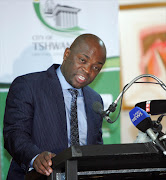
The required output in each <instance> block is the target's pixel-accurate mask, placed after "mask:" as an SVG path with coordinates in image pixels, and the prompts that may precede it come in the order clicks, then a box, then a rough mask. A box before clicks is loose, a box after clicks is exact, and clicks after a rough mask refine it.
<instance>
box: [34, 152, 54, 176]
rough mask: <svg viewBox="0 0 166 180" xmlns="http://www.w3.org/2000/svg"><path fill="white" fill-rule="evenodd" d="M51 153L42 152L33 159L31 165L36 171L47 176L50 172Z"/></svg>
mask: <svg viewBox="0 0 166 180" xmlns="http://www.w3.org/2000/svg"><path fill="white" fill-rule="evenodd" d="M52 154H53V153H50V152H42V153H41V154H39V155H38V156H37V158H36V159H35V160H34V163H33V166H34V168H35V169H36V171H37V172H39V173H41V174H45V175H47V176H49V175H50V174H51V173H52V168H51V167H50V166H51V165H52V161H51V157H52Z"/></svg>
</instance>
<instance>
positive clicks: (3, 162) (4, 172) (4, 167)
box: [0, 85, 11, 180]
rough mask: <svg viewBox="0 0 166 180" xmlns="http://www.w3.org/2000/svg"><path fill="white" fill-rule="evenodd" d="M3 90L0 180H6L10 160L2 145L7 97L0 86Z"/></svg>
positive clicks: (0, 132) (0, 121) (0, 113)
mask: <svg viewBox="0 0 166 180" xmlns="http://www.w3.org/2000/svg"><path fill="white" fill-rule="evenodd" d="M0 86H1V87H3V88H0V146H1V151H0V155H1V179H2V180H6V176H7V172H8V169H9V165H10V159H11V156H10V155H9V154H8V152H7V151H6V150H5V149H4V143H3V117H4V111H5V103H6V97H7V91H8V89H7V87H8V86H5V85H3V86H2V85H0Z"/></svg>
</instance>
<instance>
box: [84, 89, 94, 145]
mask: <svg viewBox="0 0 166 180" xmlns="http://www.w3.org/2000/svg"><path fill="white" fill-rule="evenodd" d="M83 94H84V102H85V111H86V116H87V144H91V142H92V136H93V134H94V131H93V130H94V123H93V119H94V117H93V109H92V94H91V93H90V92H89V90H88V88H87V87H84V88H83Z"/></svg>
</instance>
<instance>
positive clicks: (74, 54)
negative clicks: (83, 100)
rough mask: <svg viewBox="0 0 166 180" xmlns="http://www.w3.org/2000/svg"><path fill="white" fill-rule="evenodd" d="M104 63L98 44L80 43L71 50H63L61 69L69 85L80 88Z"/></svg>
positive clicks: (88, 81)
mask: <svg viewBox="0 0 166 180" xmlns="http://www.w3.org/2000/svg"><path fill="white" fill-rule="evenodd" d="M104 63H105V53H104V52H103V49H102V48H101V47H100V46H97V45H94V44H93V43H88V44H85V43H81V44H80V45H79V46H78V47H76V48H74V49H72V50H71V49H69V48H67V49H66V50H65V53H64V61H63V64H62V68H61V70H62V73H63V75H64V77H65V79H66V81H67V82H68V83H69V84H70V85H72V86H73V87H75V88H82V87H84V86H86V85H88V84H90V83H91V82H92V81H93V80H94V79H95V77H96V76H97V74H98V73H99V72H100V70H101V68H102V67H103V65H104Z"/></svg>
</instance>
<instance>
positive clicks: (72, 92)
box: [68, 89, 78, 97]
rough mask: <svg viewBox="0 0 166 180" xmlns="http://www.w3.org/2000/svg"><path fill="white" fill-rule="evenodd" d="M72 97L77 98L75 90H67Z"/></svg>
mask: <svg viewBox="0 0 166 180" xmlns="http://www.w3.org/2000/svg"><path fill="white" fill-rule="evenodd" d="M68 91H69V92H70V94H71V95H72V97H77V96H78V91H77V90H76V89H68Z"/></svg>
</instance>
